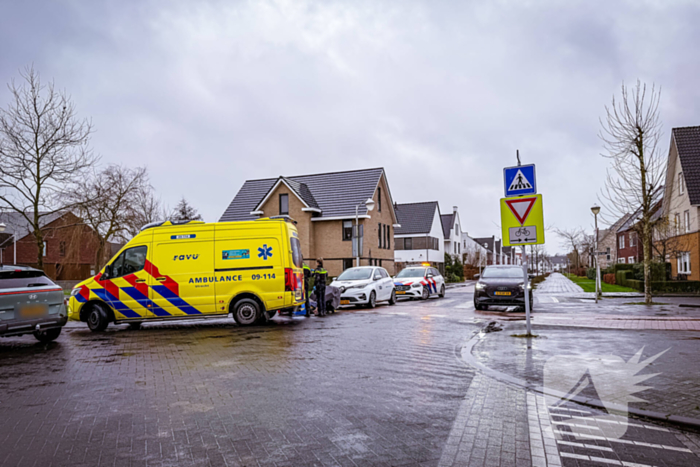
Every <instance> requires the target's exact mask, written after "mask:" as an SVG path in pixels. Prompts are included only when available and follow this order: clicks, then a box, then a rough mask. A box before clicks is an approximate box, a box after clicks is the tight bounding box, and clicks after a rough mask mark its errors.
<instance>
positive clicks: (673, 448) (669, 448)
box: [554, 430, 693, 454]
mask: <svg viewBox="0 0 700 467" xmlns="http://www.w3.org/2000/svg"><path fill="white" fill-rule="evenodd" d="M554 432H555V433H558V434H560V435H566V436H575V437H576V438H588V439H595V440H598V441H607V442H610V443H620V444H633V445H635V446H645V447H648V448H655V449H666V450H667V451H678V452H688V453H690V454H692V453H693V451H691V450H690V449H687V448H679V447H676V446H666V445H665V444H652V443H643V442H641V441H631V440H627V439H618V438H606V437H605V436H596V435H589V434H586V433H577V432H575V431H571V432H568V431H560V430H554Z"/></svg>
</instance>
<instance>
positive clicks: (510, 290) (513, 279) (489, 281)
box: [474, 266, 533, 310]
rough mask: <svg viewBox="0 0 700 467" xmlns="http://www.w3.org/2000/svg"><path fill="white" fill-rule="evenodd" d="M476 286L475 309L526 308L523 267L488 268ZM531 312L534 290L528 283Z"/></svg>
mask: <svg viewBox="0 0 700 467" xmlns="http://www.w3.org/2000/svg"><path fill="white" fill-rule="evenodd" d="M478 278H479V280H478V282H477V283H476V285H475V286H474V289H475V290H474V308H476V309H477V310H486V309H488V306H489V305H493V306H519V307H523V308H524V307H525V290H524V287H523V284H524V283H525V280H524V278H523V268H522V266H486V267H485V268H484V270H483V271H482V273H481V275H480V276H478ZM528 295H529V298H530V310H532V303H533V301H532V288H531V287H530V283H529V282H528Z"/></svg>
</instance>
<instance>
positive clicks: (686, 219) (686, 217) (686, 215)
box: [683, 210, 690, 233]
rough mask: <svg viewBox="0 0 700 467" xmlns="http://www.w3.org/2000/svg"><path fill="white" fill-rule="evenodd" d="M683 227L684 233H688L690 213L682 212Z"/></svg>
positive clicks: (687, 211)
mask: <svg viewBox="0 0 700 467" xmlns="http://www.w3.org/2000/svg"><path fill="white" fill-rule="evenodd" d="M683 224H684V225H683V227H684V229H685V233H688V232H690V211H689V210H686V211H684V212H683Z"/></svg>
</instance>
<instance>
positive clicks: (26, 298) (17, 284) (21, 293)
mask: <svg viewBox="0 0 700 467" xmlns="http://www.w3.org/2000/svg"><path fill="white" fill-rule="evenodd" d="M67 320H68V315H67V313H66V305H65V303H64V296H63V289H62V288H61V287H59V286H58V285H56V284H54V283H53V282H51V279H49V278H48V277H46V274H44V271H40V270H38V269H34V268H28V267H24V266H0V336H3V337H4V336H21V335H22V334H30V333H31V334H34V337H36V338H37V339H39V340H40V341H41V342H51V341H52V340H54V339H56V338H57V337H58V336H59V335H60V334H61V328H62V327H63V325H64V324H66V321H67Z"/></svg>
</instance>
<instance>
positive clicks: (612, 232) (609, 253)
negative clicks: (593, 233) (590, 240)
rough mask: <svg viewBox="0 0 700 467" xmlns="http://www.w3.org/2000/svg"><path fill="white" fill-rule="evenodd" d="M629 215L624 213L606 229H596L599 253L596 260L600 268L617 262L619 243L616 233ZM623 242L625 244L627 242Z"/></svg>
mask: <svg viewBox="0 0 700 467" xmlns="http://www.w3.org/2000/svg"><path fill="white" fill-rule="evenodd" d="M630 217H631V215H630V214H625V215H624V216H622V217H621V218H619V219H618V220H617V221H615V223H614V224H613V225H611V226H610V227H608V228H607V229H600V230H599V231H598V251H599V252H600V253H601V254H600V255H598V261H599V262H600V268H601V269H606V268H607V267H608V266H611V265H612V264H615V263H617V258H618V256H617V247H618V244H619V241H618V239H617V233H618V231H619V230H620V229H621V228H622V226H623V225H624V224H625V223H626V222H627V220H629V218H630ZM625 244H626V245H627V244H629V242H627V243H625Z"/></svg>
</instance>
